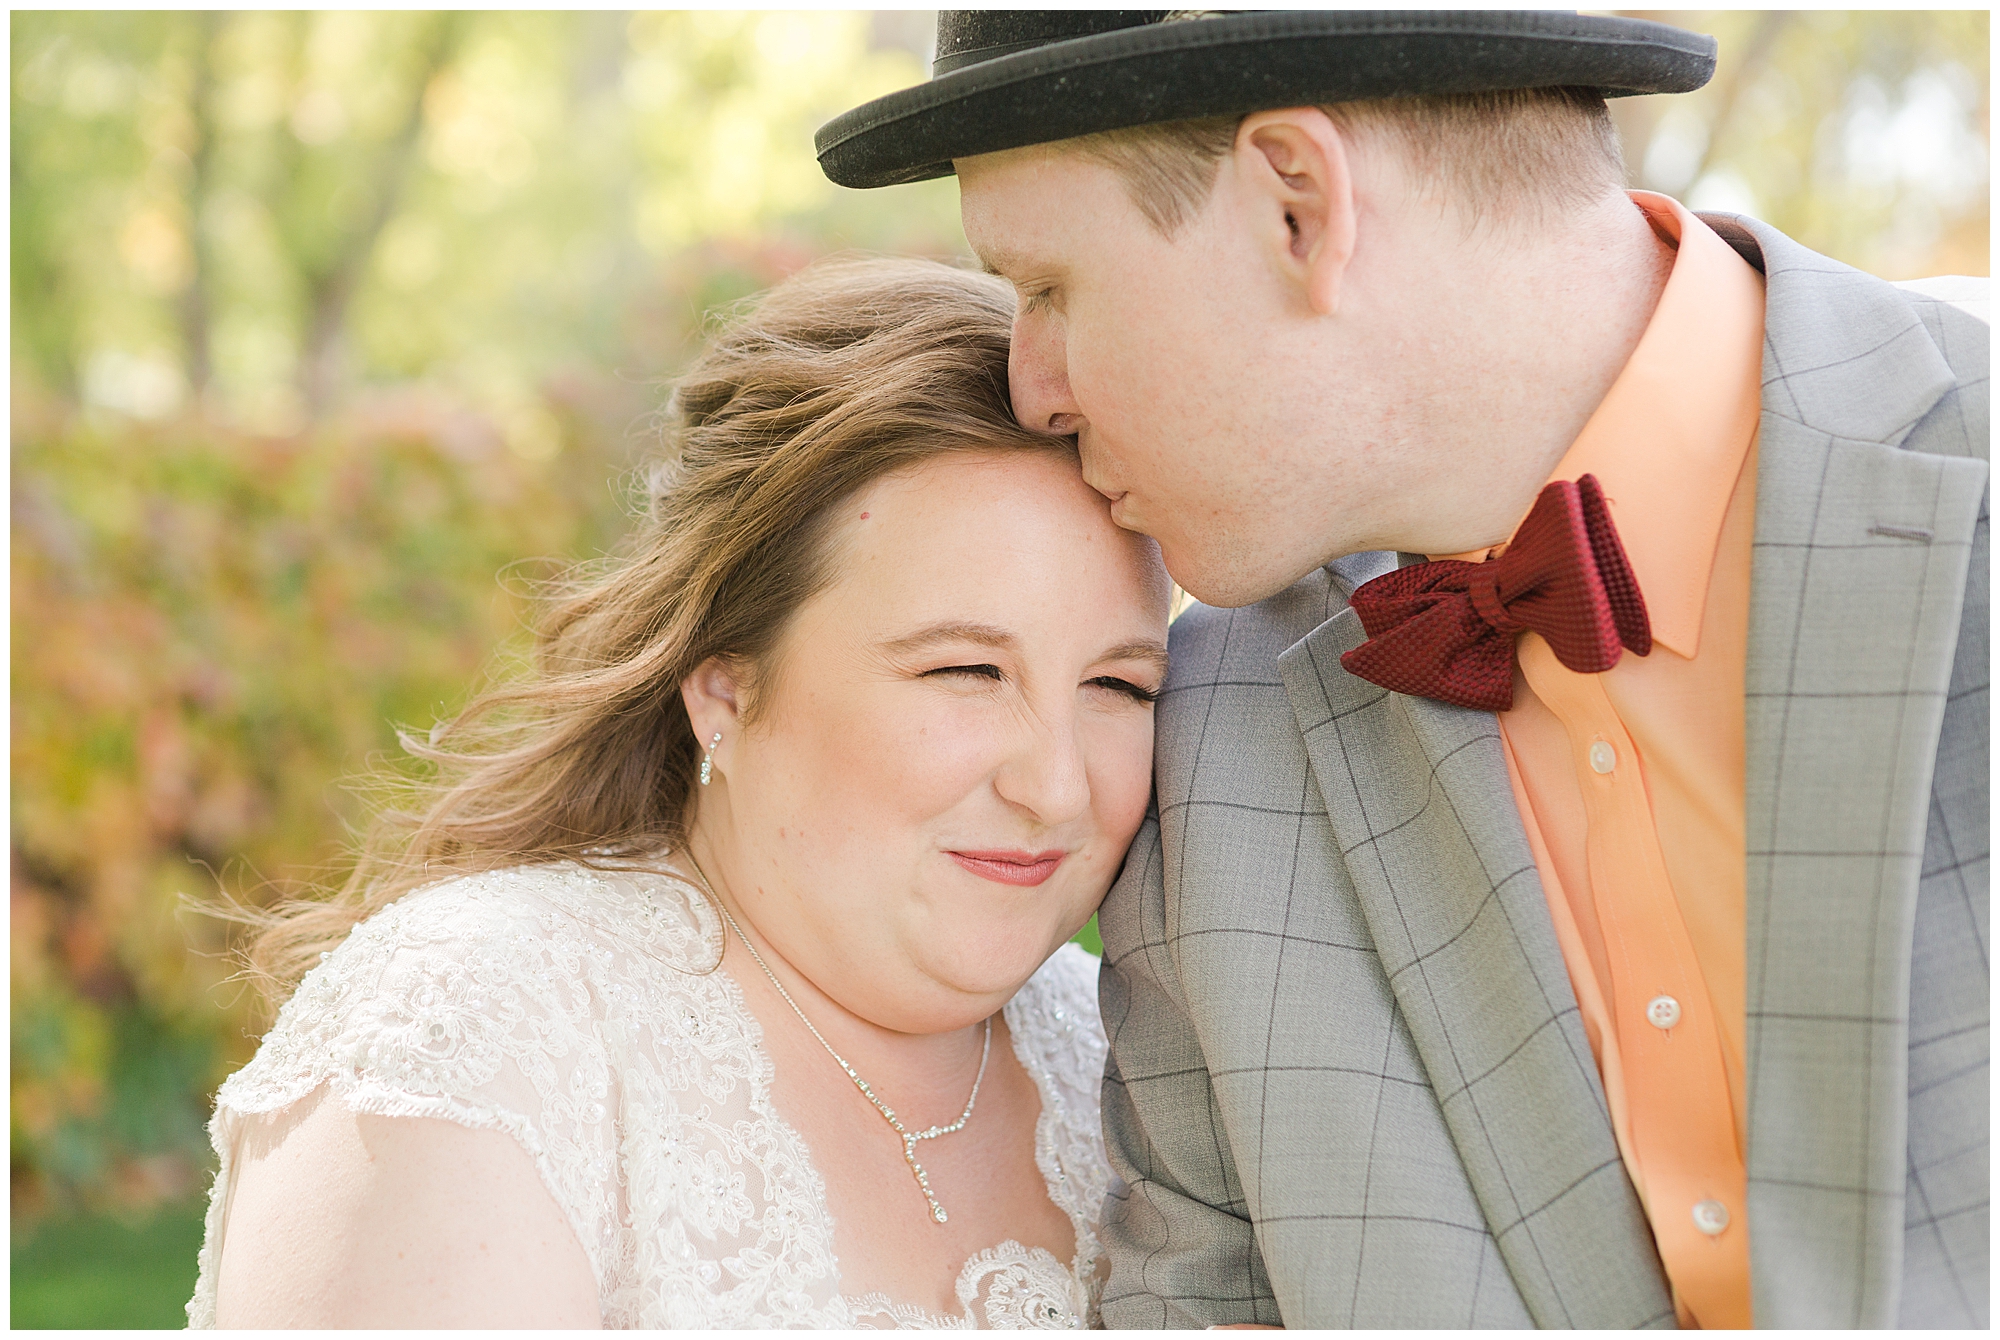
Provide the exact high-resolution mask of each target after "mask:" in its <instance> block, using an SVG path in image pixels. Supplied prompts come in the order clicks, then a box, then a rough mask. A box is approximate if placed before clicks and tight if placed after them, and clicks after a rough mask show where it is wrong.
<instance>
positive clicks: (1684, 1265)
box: [819, 11, 1988, 1327]
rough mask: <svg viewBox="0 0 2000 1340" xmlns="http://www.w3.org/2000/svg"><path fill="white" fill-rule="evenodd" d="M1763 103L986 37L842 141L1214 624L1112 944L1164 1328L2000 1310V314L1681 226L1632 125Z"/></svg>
mask: <svg viewBox="0 0 2000 1340" xmlns="http://www.w3.org/2000/svg"><path fill="white" fill-rule="evenodd" d="M1712 66H1713V44H1712V43H1711V42H1710V41H1709V40H1708V39H1706V38H1701V37H1697V36H1693V35H1690V34H1687V33H1683V32H1680V31H1677V30H1674V29H1671V28H1666V27H1662V26H1659V25H1654V24H1649V23H1643V22H1638V21H1633V20H1621V19H1609V18H1591V17H1576V16H1569V15H1562V14H1557V13H1551V12H1536V13H1502V12H1497V11H1480V12H1476V13H1470V14H1444V13H1433V12H1410V13H1403V14H1380V13H1375V14H1364V13H1355V12H1338V11H1337V12H1315V13H1308V12H1270V13H1242V14H1227V15H1206V16H1199V17H1191V18H1187V19H1185V20H1183V19H1182V18H1181V17H1180V16H1178V15H1163V14H1159V13H1134V12H1118V13H1111V12H1086V13H1030V12H983V13H951V12H946V13H943V14H941V15H940V17H939V25H938V56H937V61H936V65H935V67H934V77H933V78H932V80H931V81H930V82H929V83H928V84H926V85H924V86H922V87H919V88H916V89H911V90H906V91H904V92H902V93H898V94H894V95H891V96H889V97H886V98H882V99H879V100H877V101H876V102H873V103H870V104H868V105H867V106H864V107H861V108H858V109H856V110H855V111H852V112H849V113H847V114H846V115H845V116H843V117H841V118H839V119H838V120H836V121H834V122H832V123H831V124H829V125H828V126H827V127H826V128H825V129H823V130H822V131H821V133H820V136H819V147H820V158H821V162H822V164H823V165H824V166H825V168H826V170H827V173H828V175H829V176H831V177H832V178H833V179H834V180H835V181H838V182H842V183H844V184H848V185H855V186H878V185H887V184H891V183H894V182H901V181H913V180H919V179H922V178H925V177H931V176H937V175H941V174H944V173H947V172H951V171H954V170H955V171H956V172H957V173H958V175H959V177H960V180H961V187H962V192H963V196H962V198H963V203H964V214H965V224H966V232H967V235H968V237H969V238H970V239H971V241H972V243H973V245H974V246H975V248H976V249H977V250H978V251H979V253H980V255H981V256H982V258H983V259H985V261H986V262H987V263H988V264H989V265H990V266H991V267H992V268H993V269H995V270H997V271H998V272H999V273H1001V274H1002V275H1004V276H1006V277H1007V278H1008V279H1010V280H1012V281H1013V282H1014V283H1015V284H1016V286H1017V287H1018V289H1019V290H1020V294H1021V309H1020V315H1019V317H1018V319H1017V324H1016V328H1015V346H1014V354H1013V365H1012V369H1011V374H1012V382H1013V392H1014V403H1015V409H1016V412H1017V413H1018V414H1019V416H1020V417H1021V419H1022V421H1023V422H1024V423H1028V424H1030V425H1032V426H1035V427H1041V428H1046V429H1048V430H1049V431H1051V432H1055V433H1061V434H1074V435H1076V438H1077V444H1078V449H1079V452H1080V455H1081V459H1082V463H1083V469H1084V473H1085V476H1086V478H1088V479H1089V480H1090V482H1091V483H1092V484H1093V485H1094V486H1095V487H1097V488H1098V489H1099V490H1100V491H1102V492H1103V493H1105V494H1106V495H1107V496H1108V497H1110V498H1111V499H1112V514H1113V516H1114V518H1115V519H1117V520H1118V521H1119V522H1120V524H1122V525H1125V526H1128V527H1131V528H1133V529H1136V530H1140V531H1143V532H1145V533H1147V534H1150V535H1152V536H1154V537H1155V538H1157V539H1158V541H1159V543H1160V546H1161V549H1162V552H1163V553H1164V555H1165V558H1166V561H1167V564H1168V567H1169V568H1170V569H1171V571H1172V572H1173V574H1174V576H1175V577H1176V579H1178V580H1179V582H1180V583H1181V585H1182V586H1184V587H1185V588H1186V589H1187V590H1188V591H1189V592H1191V593H1192V594H1193V595H1195V596H1196V597H1197V598H1199V599H1200V600H1202V601H1203V602H1204V603H1205V604H1206V605H1207V606H1211V607H1216V608H1197V609H1195V610H1193V611H1191V612H1190V613H1189V614H1188V615H1186V616H1185V617H1184V618H1182V619H1181V620H1180V621H1179V623H1177V624H1176V626H1175V628H1174V632H1173V641H1172V653H1173V659H1174V673H1173V676H1172V678H1171V680H1170V682H1169V685H1168V688H1167V692H1166V696H1165V697H1164V698H1163V699H1162V701H1161V703H1160V706H1159V718H1158V730H1159V737H1158V738H1159V744H1158V760H1157V774H1156V780H1157V799H1158V807H1157V815H1156V817H1154V818H1151V819H1149V821H1148V824H1147V827H1146V828H1145V829H1143V830H1142V832H1141V834H1140V836H1139V839H1138V842H1137V844H1136V845H1135V846H1134V848H1133V850H1132V853H1131V856H1130V857H1129V858H1128V861H1127V864H1126V870H1125V874H1124V876H1123V878H1122V879H1121V881H1120V882H1119V884H1118V885H1117V887H1116V888H1115V889H1114V890H1113V892H1112V894H1111V896H1110V898H1109V899H1108V900H1107V901H1106V903H1105V904H1104V907H1103V910H1102V913H1101V925H1102V928H1103V933H1104V942H1105V966H1104V971H1103V986H1102V990H1103V999H1104V1014H1105V1021H1106V1026H1107V1028H1108V1029H1109V1031H1110V1033H1111V1040H1112V1062H1111V1069H1110V1072H1109V1074H1108V1075H1107V1078H1106V1085H1105V1119H1106V1123H1107V1128H1108V1129H1107V1134H1108V1138H1109V1142H1110V1146H1111V1155H1112V1160H1113V1163H1114V1166H1115V1168H1116V1169H1117V1171H1118V1173H1119V1175H1120V1178H1121V1179H1122V1186H1121V1187H1117V1188H1115V1189H1114V1195H1113V1199H1112V1203H1111V1205H1110V1206H1109V1207H1108V1212H1107V1223H1106V1225H1105V1229H1104V1237H1105V1241H1106V1244H1107V1246H1108V1248H1109V1251H1110V1256H1111V1261H1112V1273H1111V1278H1110V1281H1109V1283H1108V1284H1107V1286H1106V1288H1105V1292H1104V1316H1105V1320H1106V1322H1107V1323H1108V1324H1110V1325H1113V1326H1142V1325H1145V1326H1158V1325H1168V1326H1195V1325H1209V1324H1216V1323H1247V1322H1258V1323H1266V1324H1278V1323H1282V1324H1284V1325H1287V1326H1293V1327H1297V1326H1436V1327H1461V1326H1523V1325H1531V1324H1532V1325H1544V1326H1593V1327H1595V1326H1606V1327H1609V1326H1634V1325H1671V1324H1674V1323H1675V1322H1676V1321H1678V1322H1679V1323H1680V1324H1683V1325H1703V1326H1711V1327H1713V1326H1743V1325H1749V1324H1753V1323H1754V1324H1758V1325H1765V1326H1889V1325H1897V1324H1903V1325H1924V1326H1938V1325H1943V1326H1984V1325H1985V1324H1986V1322H1987V1302H1986V1292H1987V1266H1986V1260H1987V1192H1986V1180H1987V1171H1986V1170H1987V1031H1986V1027H1987V992H1988V986H1987V981H1988V976H1987V963H1986V939H1987V790H1986V776H1987V708H1986V645H1987V644H1986V628H1987V580H1986V577H1987V553H1988V547H1987V530H1988V527H1987V509H1986V476H1987V465H1986V443H1987V395H1988V383H1987V376H1988V373H1987V359H1988V334H1987V328H1986V325H1985V323H1984V320H1983V319H1982V318H1981V317H1980V316H1977V315H1973V314H1972V313H1970V312H1969V311H1968V310H1962V309H1961V307H1960V306H1957V305H1954V304H1953V303H1951V302H1946V301H1941V300H1939V299H1937V298H1934V297H1931V296H1926V295H1925V294H1924V293H1921V292H1917V291H1912V289H1910V288H1907V287H1905V288H1899V287H1895V286H1891V285H1888V284H1885V283H1882V282H1881V281H1879V280H1876V279H1873V278H1871V277H1869V276H1867V275H1864V274H1861V273H1859V272H1857V271H1855V270H1852V269H1849V268H1847V267H1846V266H1843V265H1840V264H1839V263H1837V262H1834V261H1831V260H1828V259H1826V258H1825V257H1822V256H1817V255H1814V254H1813V253H1811V252H1809V251H1807V250H1805V249H1804V248H1802V247H1800V246H1799V245H1798V244H1797V243H1794V242H1792V241H1790V240H1789V239H1787V238H1786V237H1784V236H1783V235H1781V234H1779V233H1777V232H1775V231H1774V230H1772V229H1771V228H1769V227H1767V226H1765V225H1763V224H1761V223H1759V222H1757V221H1755V220H1752V219H1747V218H1741V217H1736V216H1721V215H1718V216H1708V217H1705V218H1704V217H1696V216H1695V215H1693V214H1690V213H1689V212H1688V211H1687V210H1685V209H1684V208H1682V207H1681V206H1680V205H1678V204H1677V203H1675V202H1674V201H1672V200H1669V199H1667V198H1665V197H1662V196H1656V195H1648V194H1644V193H1638V192H1633V193H1629V194H1628V193H1627V192H1625V191H1624V190H1623V189H1622V181H1623V170H1622V166H1621V164H1620V162H1619V159H1618V151H1617V148H1616V140H1615V137H1614V136H1613V134H1612V131H1611V128H1610V124H1609V121H1608V118H1607V115H1606V113H1605V110H1604V104H1603V100H1602V96H1601V95H1606V94H1608V95H1614V96H1615V95H1626V94H1644V93H1673V92H1681V91H1686V90H1688V89H1692V88H1696V87H1699V86H1700V85H1701V84H1702V83H1704V82H1705V81H1706V79H1707V78H1708V75H1709V73H1710V71H1711V69H1712ZM1918 287H1921V286H1918ZM1982 292H1983V290H1982Z"/></svg>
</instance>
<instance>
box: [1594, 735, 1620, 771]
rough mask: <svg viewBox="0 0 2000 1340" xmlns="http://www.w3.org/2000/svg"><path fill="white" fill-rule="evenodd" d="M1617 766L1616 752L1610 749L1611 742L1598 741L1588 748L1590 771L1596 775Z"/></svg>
mask: <svg viewBox="0 0 2000 1340" xmlns="http://www.w3.org/2000/svg"><path fill="white" fill-rule="evenodd" d="M1617 766H1618V751H1617V750H1616V749H1613V748H1612V747H1611V741H1609V740H1599V741H1597V742H1596V743H1594V744H1592V745H1591V746H1590V770H1591V771H1592V772H1596V773H1606V772H1610V771H1611V770H1612V769H1613V768H1615V767H1617Z"/></svg>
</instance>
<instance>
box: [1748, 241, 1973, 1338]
mask: <svg viewBox="0 0 2000 1340" xmlns="http://www.w3.org/2000/svg"><path fill="white" fill-rule="evenodd" d="M1743 230H1744V231H1747V232H1748V233H1750V234H1751V235H1753V236H1754V237H1755V239H1756V241H1757V242H1758V243H1759V244H1761V246H1762V249H1763V254H1764V261H1765V268H1766V271H1767V273H1768V275H1769V288H1768V296H1767V305H1766V346H1765V391H1764V415H1763V419H1762V424H1761V428H1760V438H1759V447H1758V460H1759V463H1758V477H1757V490H1758V492H1757V526H1756V539H1755V542H1754V543H1755V550H1754V557H1753V569H1752V573H1753V575H1752V586H1751V615H1750V644H1749V659H1748V665H1747V670H1746V684H1745V709H1746V730H1745V754H1746V760H1745V763H1746V793H1745V821H1746V837H1747V849H1748V850H1747V855H1748V883H1747V888H1746V921H1747V925H1746V950H1747V958H1746V965H1745V966H1746V969H1747V972H1746V979H1747V980H1746V1001H1747V1018H1746V1026H1747V1028H1746V1031H1747V1041H1748V1051H1749V1055H1748V1058H1747V1063H1748V1070H1749V1077H1748V1078H1749V1109H1750V1113H1749V1115H1750V1148H1749V1158H1748V1163H1749V1176H1750V1185H1749V1201H1750V1204H1749V1222H1750V1225H1751V1268H1752V1275H1753V1281H1754V1307H1755V1315H1756V1320H1757V1323H1758V1325H1759V1326H1869V1327H1879V1326H1891V1325H1894V1324H1895V1321H1896V1301H1897V1289H1898V1286H1899V1282H1900V1277H1901V1265H1902V1247H1903V1229H1904V1208H1903V1199H1902V1198H1903V1191H1904V1183H1905V1176H1906V1158H1907V1154H1906V1148H1905V1146H1906V1141H1905V1131H1904V1123H1905V1118H1906V1107H1907V1100H1906V1093H1907V1064H1908V1037H1907V1033H1908V1025H1907V1014H1908V1000H1909V963H1910V935H1911V924H1912V918H1913V916H1914V912H1915V906H1916V891H1917V877H1918V873H1919V866H1920V864H1921V858H1922V852H1923V847H1924V833H1925V821H1926V816H1927V806H1928V799H1929V794H1930V783H1931V767H1932V761H1933V759H1934V757H1935V753H1936V749H1937V739H1938V729H1939V722H1940V720H1941V717H1942V714H1943V709H1944V696H1945V688H1946V684H1947V681H1948V678H1949V674H1950V669H1951V663H1952V656H1953V652H1954V648H1955V646H1956V643H1957V636H1958V624H1959V618H1960V603H1961V600H1962V598H1963V594H1964V589H1965V576H1966V567H1967V559H1968V555H1969V554H1970V551H1971V543H1972V539H1973V531H1974V523H1975V521H1976V519H1977V516H1978V513H1979V510H1980V500H1981V496H1982V494H1983V491H1984V481H1985V474H1986V465H1985V463H1984V462H1983V461H1979V460H1973V459H1967V458H1964V457H1951V456H1941V455H1933V454H1928V453H1922V452H1912V451H1905V450H1902V449H1900V447H1899V444H1900V443H1901V442H1902V440H1903V439H1904V438H1905V437H1906V436H1907V435H1908V434H1909V432H1910V430H1911V428H1912V427H1913V426H1914V425H1915V424H1916V423H1917V422H1918V421H1919V420H1920V419H1921V418H1922V417H1923V416H1924V414H1925V413H1926V412H1927V411H1928V410H1929V409H1930V408H1931V406H1933V405H1934V404H1936V403H1937V401H1938V400H1939V398H1940V397H1941V396H1942V395H1943V394H1944V393H1945V392H1946V391H1947V390H1949V389H1950V387H1951V386H1952V384H1953V378H1952V375H1951V372H1950V369H1949V367H1948V366H1947V365H1946V364H1945V362H1944V360H1943V359H1942V358H1941V357H1940V356H1939V354H1938V352H1937V349H1936V347H1935V346H1934V345H1933V344H1932V343H1931V341H1930V339H1929V337H1928V336H1927V335H1926V334H1925V332H1924V328H1923V326H1922V324H1921V323H1920V322H1919V321H1918V319H1917V318H1916V316H1915V315H1914V314H1913V313H1912V312H1911V310H1910V308H1909V307H1908V305H1907V304H1905V303H1904V302H1902V300H1901V299H1900V298H1899V297H1898V296H1897V295H1896V294H1895V292H1894V290H1893V289H1891V288H1890V287H1889V286H1888V285H1886V284H1882V283H1881V282H1880V281H1878V280H1874V279H1871V278H1869V277H1868V276H1866V275H1862V274H1860V273H1859V272H1857V271H1853V270H1848V269H1846V268H1845V267H1842V266H1838V265H1836V264H1834V263H1833V262H1830V261H1827V260H1826V259H1825V258H1824V257H1820V256H1815V255H1813V254H1812V253H1810V252H1807V251H1805V250H1804V249H1803V248H1800V247H1798V246H1797V245H1796V244H1795V243H1792V242H1790V241H1788V240H1787V239H1785V238H1783V237H1782V236H1781V235H1778V234H1776V233H1774V232H1771V231H1770V230H1768V229H1765V228H1763V227H1762V226H1761V225H1757V224H1754V223H1752V222H1750V221H1747V220H1746V221H1743Z"/></svg>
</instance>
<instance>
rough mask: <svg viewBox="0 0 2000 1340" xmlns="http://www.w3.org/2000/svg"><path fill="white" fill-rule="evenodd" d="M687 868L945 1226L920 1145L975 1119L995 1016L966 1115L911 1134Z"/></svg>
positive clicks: (988, 1018)
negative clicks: (884, 1133) (883, 1126)
mask: <svg viewBox="0 0 2000 1340" xmlns="http://www.w3.org/2000/svg"><path fill="white" fill-rule="evenodd" d="M688 864H689V865H691V866H693V867H694V875H695V878H696V879H698V880H700V881H701V887H702V890H703V892H705V893H707V894H708V897H709V901H711V902H713V903H714V904H715V910H716V911H718V912H720V913H722V919H723V920H724V921H727V922H728V923H729V929H731V930H733V931H735V932H736V938H737V939H739V940H741V941H742V942H743V947H744V948H745V949H747V950H749V951H750V957H751V958H752V959H754V960H755V961H756V964H757V966H758V967H759V968H762V969H763V970H764V976H766V977H767V978H769V979H770V981H771V985H772V986H774V987H776V988H777V989H778V994H779V995H780V996H782V997H784V1000H785V1004H787V1005H789V1006H791V1007H792V1013H793V1014H796V1015H797V1016H799V1022H800V1023H802V1024H804V1025H805V1026H806V1031H807V1032H809V1033H811V1034H812V1035H813V1037H815V1038H817V1039H818V1040H819V1045H820V1046H822V1047H824V1048H826V1054H827V1055H828V1056H831V1057H832V1058H833V1059H834V1060H835V1061H836V1062H838V1063H839V1065H840V1068H841V1069H842V1070H844V1071H846V1072H847V1077H848V1078H849V1079H851V1080H853V1081H854V1087H855V1088H857V1089H859V1090H861V1096H862V1097H863V1098H866V1099H867V1100H868V1101H869V1102H870V1103H873V1104H874V1105H875V1110H876V1111H877V1112H880V1113H881V1114H882V1119H883V1120H884V1121H886V1122H888V1123H889V1126H890V1129H892V1130H894V1131H895V1132H896V1134H897V1135H898V1136H900V1137H902V1141H903V1162H905V1163H907V1164H909V1165H910V1173H911V1175H912V1176H914V1177H915V1178H916V1179H917V1189H918V1190H919V1191H921V1192H923V1193H924V1200H925V1201H927V1202H928V1203H929V1204H930V1207H931V1218H932V1219H934V1220H936V1221H937V1222H938V1223H940V1224H942V1223H944V1222H945V1218H946V1216H945V1212H944V1206H942V1205H940V1204H938V1198H937V1197H936V1196H935V1195H933V1194H932V1192H931V1175H930V1174H929V1173H928V1172H926V1171H924V1165H923V1164H921V1163H919V1162H917V1141H919V1140H935V1139H937V1138H938V1137H939V1136H940V1135H955V1134H957V1133H958V1132H959V1131H962V1130H964V1129H965V1123H966V1122H967V1121H969V1120H971V1119H972V1106H973V1104H975V1103H977V1102H978V1101H979V1085H980V1082H981V1081H983V1080H984V1079H985V1078H986V1060H987V1058H988V1057H989V1056H991V1055H992V1054H993V1016H992V1015H990V1014H989V1015H987V1016H986V1040H985V1041H984V1042H982V1043H981V1044H980V1046H979V1073H978V1074H976V1075H974V1076H973V1077H972V1094H971V1096H970V1097H968V1098H967V1099H966V1100H965V1111H963V1112H961V1113H959V1114H958V1120H957V1121H954V1122H952V1123H951V1125H949V1126H933V1127H931V1128H930V1129H929V1130H927V1131H913V1130H910V1129H909V1128H907V1127H905V1126H904V1125H903V1122H902V1118H900V1117H898V1116H897V1115H896V1114H895V1112H894V1111H893V1110H892V1109H891V1108H890V1107H889V1105H888V1104H887V1103H885V1102H883V1101H882V1100H881V1099H880V1098H878V1097H876V1095H875V1090H874V1088H873V1087H872V1086H871V1085H870V1084H869V1083H868V1081H867V1080H865V1079H863V1078H861V1076H860V1075H859V1074H858V1073H856V1071H855V1069H854V1067H853V1066H851V1065H849V1064H848V1063H847V1058H846V1057H844V1056H842V1055H841V1054H840V1053H839V1052H837V1051H835V1050H834V1049H833V1044H832V1043H831V1042H828V1041H827V1040H826V1038H825V1037H824V1036H823V1035H822V1034H821V1033H820V1031H819V1030H818V1029H817V1028H814V1027H813V1021H812V1020H810V1019H808V1018H806V1012H805V1011H804V1010H802V1009H800V1008H799V1003H798V1002H797V1001H796V1000H793V999H792V993H791V992H789V991H787V990H785V984H784V983H783V982H781V981H779V980H778V978H777V975H776V974H774V973H773V972H772V971H771V965H770V964H768V963H766V962H764V956H763V955H762V954H760V953H758V952H757V946H756V945H753V944H751V943H750V937H749V936H747V935H745V934H744V933H743V928H742V927H741V926H739V925H737V924H736V918H735V917H733V916H731V915H729V909H728V908H727V907H726V906H724V905H723V902H722V899H720V898H718V897H716V895H715V890H714V889H712V888H710V887H709V883H708V876H707V875H706V874H704V873H703V872H702V868H701V865H700V863H698V862H697V861H696V860H695V859H694V853H693V852H691V851H690V852H689V853H688Z"/></svg>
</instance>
